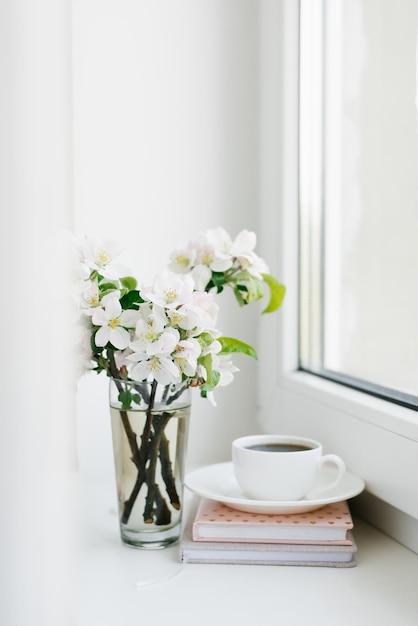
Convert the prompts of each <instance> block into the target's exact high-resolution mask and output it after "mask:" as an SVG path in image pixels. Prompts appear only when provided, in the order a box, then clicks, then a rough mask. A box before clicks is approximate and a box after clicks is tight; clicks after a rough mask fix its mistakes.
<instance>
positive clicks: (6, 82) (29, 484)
mask: <svg viewBox="0 0 418 626" xmlns="http://www.w3.org/2000/svg"><path fill="white" fill-rule="evenodd" d="M70 35H71V29H70V3H69V2H68V1H67V0H39V1H38V2H36V3H33V2H31V1H30V0H13V1H12V0H9V1H7V0H5V1H4V2H1V3H0V90H1V91H0V137H1V141H0V205H1V214H2V227H1V237H2V240H1V245H0V265H1V271H2V284H3V290H2V301H1V307H0V327H1V329H2V336H1V344H2V358H1V365H0V370H1V399H0V446H1V449H0V490H1V521H0V552H1V571H0V587H1V600H0V623H2V624H8V625H11V626H15V625H18V626H23V625H24V624H33V626H41V625H42V626H52V625H54V626H55V625H57V624H60V625H62V626H64V625H65V624H67V621H66V617H65V616H68V614H69V613H68V611H69V604H68V600H69V598H68V589H69V586H70V579H71V576H70V571H71V558H70V557H71V554H72V548H73V544H72V541H71V540H72V535H73V531H72V519H73V518H72V514H73V510H74V509H73V500H72V489H71V486H72V484H71V479H70V475H71V458H70V456H69V452H71V446H70V445H69V442H71V438H72V434H73V426H74V404H73V401H72V398H73V389H71V386H70V384H69V382H70V380H71V368H70V367H69V364H70V360H71V359H70V351H71V346H70V345H69V343H70V341H69V340H70V333H69V332H68V328H69V316H68V309H67V304H68V297H69V290H68V286H69V280H68V279H69V276H68V265H67V260H66V255H65V254H63V253H64V252H65V249H66V247H65V239H63V236H62V235H63V231H64V230H66V229H69V228H71V219H72V214H71V204H72V176H71V172H72V166H71V162H72V150H71V76H70V65H71V63H70V61H71V58H70ZM51 546H53V549H51Z"/></svg>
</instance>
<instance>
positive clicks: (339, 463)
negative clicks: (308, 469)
mask: <svg viewBox="0 0 418 626" xmlns="http://www.w3.org/2000/svg"><path fill="white" fill-rule="evenodd" d="M326 463H332V464H333V465H335V466H336V467H337V469H338V474H337V476H336V478H335V479H334V480H332V481H331V482H328V483H326V484H325V485H318V487H313V489H311V491H310V494H314V495H316V494H319V493H322V492H323V491H329V490H330V489H333V488H334V487H336V486H337V485H338V484H339V482H340V481H341V479H342V477H343V476H344V474H345V463H344V461H343V460H342V458H341V457H339V456H338V455H337V454H325V455H324V456H322V457H321V458H320V459H319V461H318V463H317V465H316V471H317V474H318V473H319V470H320V469H321V467H322V466H323V465H325V464H326Z"/></svg>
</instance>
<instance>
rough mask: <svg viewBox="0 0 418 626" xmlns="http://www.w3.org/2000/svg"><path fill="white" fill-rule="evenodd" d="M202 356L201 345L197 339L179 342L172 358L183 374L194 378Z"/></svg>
mask: <svg viewBox="0 0 418 626" xmlns="http://www.w3.org/2000/svg"><path fill="white" fill-rule="evenodd" d="M200 354H201V347H200V343H199V342H198V340H197V339H194V338H190V339H183V340H181V341H179V343H178V344H177V346H176V350H175V352H173V355H172V356H173V359H174V362H175V363H176V365H177V366H178V368H179V369H180V371H181V372H182V374H186V376H194V375H195V373H196V369H197V359H198V358H199V356H200Z"/></svg>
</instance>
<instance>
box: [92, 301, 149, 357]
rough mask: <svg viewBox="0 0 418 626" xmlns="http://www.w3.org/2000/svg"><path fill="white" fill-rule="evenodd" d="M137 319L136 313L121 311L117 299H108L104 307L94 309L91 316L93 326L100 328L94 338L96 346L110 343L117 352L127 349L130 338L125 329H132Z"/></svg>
mask: <svg viewBox="0 0 418 626" xmlns="http://www.w3.org/2000/svg"><path fill="white" fill-rule="evenodd" d="M137 318H138V313H137V311H134V310H127V311H122V306H121V304H120V302H119V300H118V299H117V298H111V299H109V300H108V301H107V303H106V306H105V307H104V308H103V307H98V308H97V309H95V311H94V313H93V316H92V322H93V324H94V325H95V326H100V328H99V330H98V331H97V332H96V335H95V338H94V341H95V343H96V346H97V347H104V346H105V345H106V344H107V343H108V342H109V341H110V343H111V344H112V345H113V346H115V348H117V349H118V350H124V349H125V348H127V347H128V345H129V342H130V339H131V336H130V333H129V332H128V331H127V330H126V329H127V328H133V327H134V326H135V324H136V320H137Z"/></svg>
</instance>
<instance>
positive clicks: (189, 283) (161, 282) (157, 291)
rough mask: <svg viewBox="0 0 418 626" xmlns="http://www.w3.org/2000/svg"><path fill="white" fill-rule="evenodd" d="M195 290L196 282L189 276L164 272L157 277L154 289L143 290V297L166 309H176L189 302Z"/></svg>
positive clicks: (146, 288)
mask: <svg viewBox="0 0 418 626" xmlns="http://www.w3.org/2000/svg"><path fill="white" fill-rule="evenodd" d="M193 290H194V280H193V278H192V277H191V276H190V275H189V274H186V275H184V276H183V275H181V274H176V273H175V272H171V271H170V270H164V271H163V272H161V273H160V274H157V275H156V277H155V279H154V282H153V285H152V287H145V288H143V289H142V290H141V297H142V298H143V299H144V300H148V301H150V302H154V303H155V304H158V305H160V306H162V307H164V308H166V309H174V308H176V307H178V306H179V305H181V304H186V302H189V300H190V299H191V298H192V295H193Z"/></svg>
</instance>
